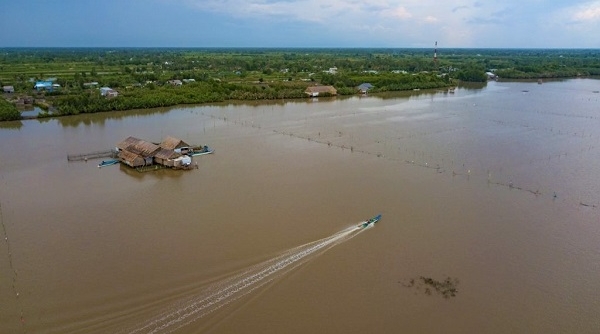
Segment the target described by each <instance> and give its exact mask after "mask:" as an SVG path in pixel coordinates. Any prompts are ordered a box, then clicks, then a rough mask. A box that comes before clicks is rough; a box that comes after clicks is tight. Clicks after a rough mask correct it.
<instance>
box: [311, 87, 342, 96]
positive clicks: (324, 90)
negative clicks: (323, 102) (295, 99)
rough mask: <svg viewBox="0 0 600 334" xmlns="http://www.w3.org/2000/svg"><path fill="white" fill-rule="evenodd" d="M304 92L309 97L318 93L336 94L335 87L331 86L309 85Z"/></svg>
mask: <svg viewBox="0 0 600 334" xmlns="http://www.w3.org/2000/svg"><path fill="white" fill-rule="evenodd" d="M304 93H305V94H306V95H308V96H310V97H317V96H319V95H324V94H325V95H337V89H335V88H334V87H333V86H309V87H307V88H306V90H305V91H304Z"/></svg>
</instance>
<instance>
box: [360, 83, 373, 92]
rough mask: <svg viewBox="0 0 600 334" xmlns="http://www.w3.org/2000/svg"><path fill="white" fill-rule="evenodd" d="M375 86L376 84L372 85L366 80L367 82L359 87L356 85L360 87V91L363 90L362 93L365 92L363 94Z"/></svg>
mask: <svg viewBox="0 0 600 334" xmlns="http://www.w3.org/2000/svg"><path fill="white" fill-rule="evenodd" d="M373 87H374V86H373V85H371V84H370V83H368V82H365V83H362V84H360V85H359V86H358V87H356V88H357V89H358V91H359V92H361V93H363V94H366V93H367V92H368V91H369V89H371V88H373Z"/></svg>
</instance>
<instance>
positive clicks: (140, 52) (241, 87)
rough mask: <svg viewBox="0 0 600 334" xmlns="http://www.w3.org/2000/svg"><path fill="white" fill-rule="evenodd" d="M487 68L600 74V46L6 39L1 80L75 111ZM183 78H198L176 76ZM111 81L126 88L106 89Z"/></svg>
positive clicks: (442, 79)
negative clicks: (28, 43) (74, 44)
mask: <svg viewBox="0 0 600 334" xmlns="http://www.w3.org/2000/svg"><path fill="white" fill-rule="evenodd" d="M333 68H335V69H336V70H333V71H332V70H330V69H333ZM487 71H491V72H494V73H495V74H496V75H498V76H499V77H500V78H503V79H535V78H552V77H578V76H593V75H600V51H599V50H574V49H569V50H557V49H552V50H537V49H535V50H526V49H443V48H440V49H438V59H437V61H434V60H433V50H432V49H381V48H380V49H377V48H374V49H370V48H364V49H327V48H322V49H302V48H295V49H261V48H233V49H218V48H204V49H200V48H198V49H184V48H180V49H178V48H174V49H152V48H111V49H106V48H76V49H67V48H65V49H53V48H3V49H0V85H12V86H14V87H15V91H16V94H17V95H18V94H27V95H28V94H35V95H42V96H43V97H44V98H46V100H47V101H48V102H49V103H50V104H51V105H53V106H54V107H55V110H56V111H55V114H65V115H71V114H77V113H89V112H98V111H108V110H126V109H136V108H151V107H161V106H169V105H175V104H196V103H209V102H219V101H226V100H271V99H289V98H302V97H304V96H305V94H304V90H305V89H306V87H307V86H309V85H314V84H319V83H320V84H324V85H332V86H334V87H335V88H336V89H337V91H338V94H341V95H347V94H355V93H356V92H357V90H356V87H357V86H358V85H360V84H361V83H365V82H368V83H371V84H372V85H374V86H375V87H374V88H373V89H372V90H371V91H372V92H385V91H400V90H412V89H430V88H440V87H449V86H452V85H455V84H456V83H457V82H458V81H470V82H485V81H486V80H487V75H486V72H487ZM47 78H55V79H56V81H55V83H57V84H59V85H60V89H57V90H54V91H52V92H40V93H38V92H33V90H32V88H33V85H34V83H35V81H36V80H44V79H47ZM174 79H177V80H183V79H193V80H187V81H188V82H189V83H185V84H183V85H182V86H178V87H174V86H172V85H170V84H168V83H167V82H168V81H169V80H174ZM101 86H108V87H111V88H115V89H117V90H118V91H119V96H118V97H116V98H105V97H103V96H101V95H100V94H99V91H98V87H101ZM3 110H4V109H3ZM11 110H12V109H11Z"/></svg>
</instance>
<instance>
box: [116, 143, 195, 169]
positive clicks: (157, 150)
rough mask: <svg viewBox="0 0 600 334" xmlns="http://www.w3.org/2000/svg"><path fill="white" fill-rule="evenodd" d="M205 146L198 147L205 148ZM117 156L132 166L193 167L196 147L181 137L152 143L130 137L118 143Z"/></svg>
mask: <svg viewBox="0 0 600 334" xmlns="http://www.w3.org/2000/svg"><path fill="white" fill-rule="evenodd" d="M206 148H207V147H206V146H205V147H204V148H196V150H203V149H206ZM116 149H117V151H118V153H117V158H118V159H119V161H120V162H121V163H123V164H125V165H128V166H130V167H132V168H141V167H147V166H156V167H157V168H158V167H159V166H160V167H161V168H162V167H170V168H174V169H191V164H192V158H191V156H192V154H193V153H194V152H195V151H194V148H193V147H192V146H190V145H189V144H188V143H186V142H184V141H183V140H181V139H178V138H174V137H166V138H165V139H164V140H163V141H162V142H161V143H159V144H156V143H151V142H148V141H145V140H142V139H139V138H136V137H128V138H126V139H125V140H123V141H122V142H120V143H118V144H117V147H116Z"/></svg>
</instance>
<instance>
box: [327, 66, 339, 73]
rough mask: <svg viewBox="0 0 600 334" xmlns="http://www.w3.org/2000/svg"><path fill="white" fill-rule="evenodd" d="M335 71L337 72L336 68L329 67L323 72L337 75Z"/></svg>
mask: <svg viewBox="0 0 600 334" xmlns="http://www.w3.org/2000/svg"><path fill="white" fill-rule="evenodd" d="M337 71H338V68H337V67H331V68H329V70H328V71H325V72H326V73H329V74H337Z"/></svg>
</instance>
